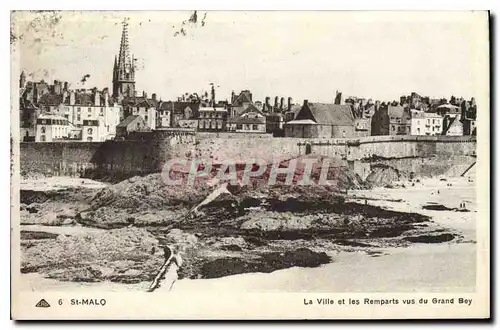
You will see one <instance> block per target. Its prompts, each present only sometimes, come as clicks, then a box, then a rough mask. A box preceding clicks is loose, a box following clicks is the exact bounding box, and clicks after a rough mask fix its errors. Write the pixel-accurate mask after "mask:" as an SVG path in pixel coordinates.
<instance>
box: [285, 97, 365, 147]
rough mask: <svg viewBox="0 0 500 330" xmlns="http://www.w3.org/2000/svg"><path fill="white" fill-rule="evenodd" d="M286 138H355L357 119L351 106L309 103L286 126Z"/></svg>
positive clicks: (305, 102) (306, 101)
mask: <svg viewBox="0 0 500 330" xmlns="http://www.w3.org/2000/svg"><path fill="white" fill-rule="evenodd" d="M284 127H285V137H300V138H349V137H355V136H356V135H357V134H356V131H355V118H354V115H353V113H352V109H351V107H350V106H349V105H341V104H329V103H309V102H308V100H305V101H304V104H303V105H302V107H301V109H300V111H299V112H298V113H297V115H296V116H295V118H294V119H293V120H292V121H289V122H287V123H286V124H285V125H284Z"/></svg>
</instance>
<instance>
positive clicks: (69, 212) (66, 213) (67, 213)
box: [56, 207, 76, 219]
mask: <svg viewBox="0 0 500 330" xmlns="http://www.w3.org/2000/svg"><path fill="white" fill-rule="evenodd" d="M56 213H57V217H58V218H60V219H66V218H70V219H73V218H75V217H76V211H75V209H72V208H69V207H62V208H61V209H58V210H57V211H56Z"/></svg>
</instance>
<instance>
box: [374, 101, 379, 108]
mask: <svg viewBox="0 0 500 330" xmlns="http://www.w3.org/2000/svg"><path fill="white" fill-rule="evenodd" d="M378 108H380V101H375V109H378Z"/></svg>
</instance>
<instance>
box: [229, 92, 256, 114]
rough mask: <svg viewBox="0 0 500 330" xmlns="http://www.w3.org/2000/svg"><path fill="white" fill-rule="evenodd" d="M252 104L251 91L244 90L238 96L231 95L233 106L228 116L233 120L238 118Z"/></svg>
mask: <svg viewBox="0 0 500 330" xmlns="http://www.w3.org/2000/svg"><path fill="white" fill-rule="evenodd" d="M250 104H253V101H252V93H251V92H250V91H249V90H243V91H241V93H240V94H239V95H238V96H236V95H235V94H234V92H232V93H231V104H230V105H229V113H228V115H229V116H230V117H231V118H236V117H238V116H239V115H240V114H241V113H242V112H243V111H244V110H245V109H246V108H247V107H248V106H249V105H250Z"/></svg>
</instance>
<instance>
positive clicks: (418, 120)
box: [410, 110, 443, 135]
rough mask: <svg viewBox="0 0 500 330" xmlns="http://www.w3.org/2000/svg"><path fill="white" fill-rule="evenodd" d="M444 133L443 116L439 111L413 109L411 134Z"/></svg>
mask: <svg viewBox="0 0 500 330" xmlns="http://www.w3.org/2000/svg"><path fill="white" fill-rule="evenodd" d="M442 133H443V117H441V116H440V115H439V114H437V113H432V112H424V111H421V110H411V120H410V134H411V135H441V134H442Z"/></svg>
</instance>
